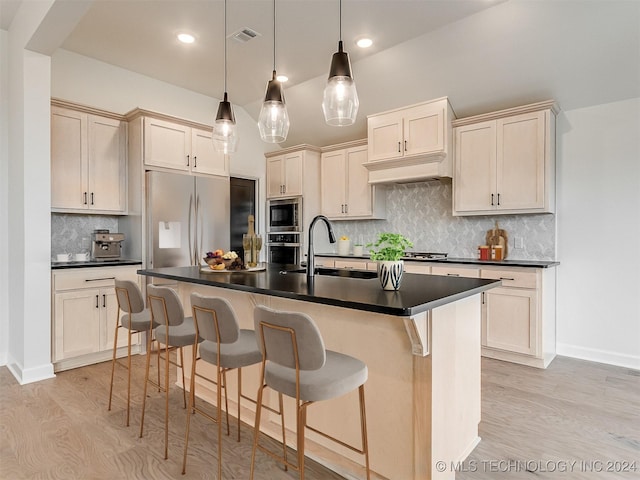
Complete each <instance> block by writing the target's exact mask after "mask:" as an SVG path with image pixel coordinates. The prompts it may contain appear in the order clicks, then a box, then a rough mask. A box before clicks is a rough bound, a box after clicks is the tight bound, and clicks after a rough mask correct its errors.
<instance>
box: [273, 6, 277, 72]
mask: <svg viewBox="0 0 640 480" xmlns="http://www.w3.org/2000/svg"><path fill="white" fill-rule="evenodd" d="M273 71H274V72H275V71H276V0H273Z"/></svg>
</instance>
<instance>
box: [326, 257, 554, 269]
mask: <svg viewBox="0 0 640 480" xmlns="http://www.w3.org/2000/svg"><path fill="white" fill-rule="evenodd" d="M315 256H316V257H328V258H344V259H347V260H348V259H358V260H370V258H369V256H368V255H359V256H356V255H340V254H338V253H316V255H315ZM403 260H404V261H405V262H420V263H443V264H452V263H454V264H455V263H457V264H462V265H490V266H497V267H523V268H550V267H556V266H558V265H560V262H559V261H556V260H479V259H477V258H456V257H447V258H410V257H404V258H403Z"/></svg>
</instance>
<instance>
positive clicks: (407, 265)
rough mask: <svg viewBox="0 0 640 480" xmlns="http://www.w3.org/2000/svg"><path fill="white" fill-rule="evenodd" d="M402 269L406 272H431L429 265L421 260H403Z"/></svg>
mask: <svg viewBox="0 0 640 480" xmlns="http://www.w3.org/2000/svg"><path fill="white" fill-rule="evenodd" d="M404 271H405V272H407V273H418V274H422V275H429V274H430V273H431V266H430V265H426V264H424V263H422V262H404Z"/></svg>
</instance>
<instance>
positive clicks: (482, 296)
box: [482, 292, 486, 305]
mask: <svg viewBox="0 0 640 480" xmlns="http://www.w3.org/2000/svg"><path fill="white" fill-rule="evenodd" d="M485 293H486V292H482V305H484V301H485V300H484V294H485Z"/></svg>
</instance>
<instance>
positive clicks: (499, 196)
mask: <svg viewBox="0 0 640 480" xmlns="http://www.w3.org/2000/svg"><path fill="white" fill-rule="evenodd" d="M498 206H500V194H498Z"/></svg>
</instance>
